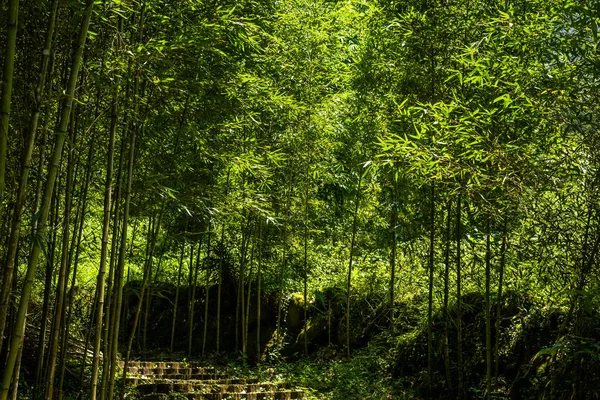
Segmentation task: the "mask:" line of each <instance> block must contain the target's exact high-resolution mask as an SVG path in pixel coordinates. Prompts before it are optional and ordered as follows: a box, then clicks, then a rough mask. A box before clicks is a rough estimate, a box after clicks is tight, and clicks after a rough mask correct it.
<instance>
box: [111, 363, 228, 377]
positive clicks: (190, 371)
mask: <svg viewBox="0 0 600 400" xmlns="http://www.w3.org/2000/svg"><path fill="white" fill-rule="evenodd" d="M121 368H123V367H121ZM127 373H128V374H131V375H136V374H139V375H177V374H181V375H210V374H218V371H217V370H216V369H215V368H212V367H209V368H207V367H193V368H163V367H142V366H135V365H129V364H128V365H127Z"/></svg>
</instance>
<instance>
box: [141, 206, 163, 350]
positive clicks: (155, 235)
mask: <svg viewBox="0 0 600 400" xmlns="http://www.w3.org/2000/svg"><path fill="white" fill-rule="evenodd" d="M165 206H166V203H163V205H162V206H161V208H160V213H159V215H158V224H156V230H155V231H154V230H153V232H152V247H151V248H150V257H149V261H148V262H149V265H148V281H147V283H146V286H145V287H146V289H145V291H146V293H147V294H146V310H145V315H144V326H143V335H142V352H143V353H146V333H147V330H148V314H149V313H150V302H151V300H152V297H151V288H152V265H153V264H154V261H153V260H154V250H155V248H156V241H157V240H158V235H159V233H160V226H161V224H162V217H163V215H164V211H165ZM161 261H162V253H161V256H160V258H159V261H158V266H157V271H156V272H157V274H158V268H160V263H161ZM142 299H143V298H142Z"/></svg>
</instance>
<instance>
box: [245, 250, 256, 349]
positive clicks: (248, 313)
mask: <svg viewBox="0 0 600 400" xmlns="http://www.w3.org/2000/svg"><path fill="white" fill-rule="evenodd" d="M251 244H252V251H251V252H250V262H249V264H250V271H249V272H248V295H247V302H246V314H245V315H246V316H245V318H244V320H245V322H244V349H245V351H244V354H246V352H247V351H248V332H249V326H250V299H251V295H252V272H253V270H254V251H255V249H256V240H255V241H254V242H253V243H251Z"/></svg>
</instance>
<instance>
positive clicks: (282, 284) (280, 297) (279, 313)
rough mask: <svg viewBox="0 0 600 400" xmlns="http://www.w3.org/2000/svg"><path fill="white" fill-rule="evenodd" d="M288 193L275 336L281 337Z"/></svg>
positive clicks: (288, 216)
mask: <svg viewBox="0 0 600 400" xmlns="http://www.w3.org/2000/svg"><path fill="white" fill-rule="evenodd" d="M290 193H291V189H288V191H287V196H286V212H285V221H284V222H283V254H282V257H281V270H280V272H279V298H278V299H277V338H278V339H280V338H281V308H282V303H283V289H284V283H285V272H286V269H287V249H288V248H287V246H288V237H287V236H288V220H289V218H290Z"/></svg>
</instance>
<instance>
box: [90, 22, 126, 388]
mask: <svg viewBox="0 0 600 400" xmlns="http://www.w3.org/2000/svg"><path fill="white" fill-rule="evenodd" d="M119 20H120V22H119V26H120V28H122V20H121V19H120V18H119ZM118 98H119V95H118V82H117V83H115V86H114V88H113V103H112V106H111V113H112V115H111V121H110V133H109V139H108V153H107V154H106V160H107V162H106V178H105V182H104V213H103V221H102V245H101V249H100V268H99V269H98V276H97V278H96V298H97V302H98V305H97V307H96V314H95V316H94V319H95V320H96V325H95V326H94V350H93V352H94V355H93V356H92V357H93V358H92V376H91V381H90V382H91V385H90V399H91V400H96V395H97V387H98V370H99V367H100V340H101V336H102V314H103V311H104V286H105V282H104V281H105V280H104V276H105V275H106V260H107V256H108V241H109V235H110V208H111V203H112V176H113V167H114V157H115V156H114V152H115V136H116V132H117V121H118V118H119V104H118Z"/></svg>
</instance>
